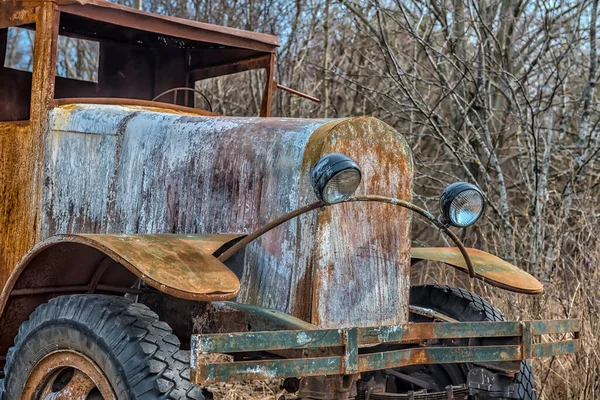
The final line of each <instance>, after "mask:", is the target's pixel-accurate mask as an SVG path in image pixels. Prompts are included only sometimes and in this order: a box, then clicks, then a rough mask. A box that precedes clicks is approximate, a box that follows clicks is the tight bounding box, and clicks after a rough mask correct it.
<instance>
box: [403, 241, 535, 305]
mask: <svg viewBox="0 0 600 400" xmlns="http://www.w3.org/2000/svg"><path fill="white" fill-rule="evenodd" d="M467 252H468V253H469V256H470V258H471V261H472V263H473V268H474V270H475V277H476V278H478V279H481V280H483V281H485V282H487V283H489V284H490V285H492V286H496V287H499V288H502V289H506V290H511V291H514V292H519V293H525V294H539V293H542V292H543V291H544V287H543V286H542V284H541V283H540V282H539V281H538V280H537V279H535V278H534V277H533V276H531V275H530V274H528V273H527V272H525V271H523V270H522V269H520V268H517V267H515V266H514V265H512V264H510V263H508V262H506V261H504V260H502V259H501V258H499V257H496V256H495V255H492V254H489V253H486V252H484V251H481V250H477V249H467ZM411 257H412V259H413V261H419V260H431V261H439V262H443V263H445V264H448V265H450V266H452V267H455V268H457V269H458V270H460V271H463V272H466V271H467V266H466V264H465V260H464V258H463V256H462V254H461V253H460V251H459V250H458V249H457V248H455V247H418V248H413V249H411Z"/></svg>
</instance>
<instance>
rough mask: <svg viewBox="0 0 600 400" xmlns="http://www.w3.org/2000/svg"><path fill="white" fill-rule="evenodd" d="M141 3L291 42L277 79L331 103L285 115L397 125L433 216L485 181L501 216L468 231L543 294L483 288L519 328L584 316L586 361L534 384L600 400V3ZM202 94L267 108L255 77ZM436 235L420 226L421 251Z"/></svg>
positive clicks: (285, 107)
mask: <svg viewBox="0 0 600 400" xmlns="http://www.w3.org/2000/svg"><path fill="white" fill-rule="evenodd" d="M122 2H124V3H127V2H129V3H131V4H132V1H131V0H122ZM142 3H143V4H142V6H143V7H144V8H145V9H147V10H151V11H154V12H161V13H166V14H170V15H175V16H180V17H185V18H191V19H196V20H201V21H206V22H211V23H217V24H223V25H227V26H232V27H237V28H242V29H250V30H257V31H261V32H267V33H273V34H276V35H278V36H279V37H280V38H281V42H282V45H281V48H280V51H279V54H278V71H277V74H276V80H277V81H278V82H281V83H282V84H284V85H286V86H289V87H293V88H296V89H299V90H302V91H305V92H307V93H311V94H316V95H319V96H321V97H322V100H323V101H322V103H321V104H319V105H317V104H313V103H309V102H307V101H306V100H303V99H299V98H297V97H293V96H291V95H289V94H285V93H278V94H277V96H276V98H275V101H274V104H275V115H283V116H290V117H342V116H344V117H345V116H352V115H362V114H371V115H375V116H377V117H379V118H380V119H382V120H384V121H386V122H387V123H389V124H390V125H392V126H394V127H395V128H396V129H398V130H399V131H401V132H402V133H404V134H405V135H406V137H407V138H408V140H409V142H410V144H411V145H412V147H413V149H414V154H415V160H416V162H417V175H416V177H415V181H414V183H415V188H414V189H415V193H416V196H415V199H414V200H415V201H416V202H417V203H418V204H419V205H423V206H425V207H427V208H428V209H430V210H431V211H432V212H436V210H437V196H438V195H439V193H440V192H441V190H442V188H443V187H444V186H445V185H447V184H449V183H451V182H453V181H456V180H466V181H470V182H473V183H476V184H478V185H479V186H480V187H481V188H482V189H483V190H484V191H485V193H486V194H487V201H488V209H487V212H486V216H485V219H484V220H483V221H480V223H478V225H477V226H475V227H473V228H469V229H468V230H467V231H466V232H464V233H463V238H464V239H465V241H466V242H467V244H468V245H469V246H471V247H477V248H481V249H483V250H486V251H488V252H491V253H494V254H498V255H500V256H502V257H503V258H505V259H507V260H509V261H511V262H513V263H515V264H516V265H518V266H519V267H521V268H523V269H525V270H527V271H529V272H530V273H532V274H533V275H535V276H536V277H537V278H538V279H540V280H541V281H542V282H543V283H544V286H545V289H546V292H545V294H543V295H541V296H537V297H533V298H532V297H527V296H523V295H515V294H510V293H508V292H504V291H501V290H498V289H493V288H490V287H487V286H484V285H483V284H476V285H475V288H474V290H475V291H477V292H478V293H480V294H482V295H484V296H485V297H487V298H490V299H491V300H492V302H493V303H494V304H495V305H497V306H498V307H500V308H501V309H502V310H503V311H504V313H505V315H506V316H507V317H508V318H511V319H517V320H519V319H530V318H547V319H550V318H566V317H571V318H581V319H582V320H583V326H582V328H583V330H582V333H583V349H582V351H581V353H580V354H578V355H576V356H574V357H565V358H562V357H561V358H556V359H544V360H538V361H536V362H535V367H536V373H537V389H538V392H539V393H540V394H541V398H542V399H558V398H561V399H562V398H565V399H566V398H568V399H595V398H598V397H600V381H599V378H598V377H599V376H600V354H599V351H598V349H599V348H600V346H599V345H600V343H599V342H600V330H599V327H598V321H599V318H598V310H599V306H600V303H599V301H600V290H599V286H600V284H599V283H598V282H599V279H598V278H599V276H598V274H599V272H598V271H599V269H598V264H599V261H600V260H599V258H600V248H599V245H598V236H599V235H600V234H599V233H598V228H597V227H598V226H600V225H599V222H600V221H599V218H600V201H599V200H598V198H599V195H600V187H599V182H600V180H599V178H600V165H599V163H598V156H599V154H600V124H599V123H600V114H599V112H598V111H599V110H598V99H597V93H596V90H595V86H596V79H597V75H598V57H597V52H598V49H597V39H598V38H597V30H596V29H597V23H598V1H597V0H584V1H581V2H575V1H565V2H547V1H544V0H532V1H518V0H509V1H500V0H495V1H489V0H486V1H461V0H458V1H449V0H433V1H425V0H424V1H421V0H415V1H407V2H404V1H399V0H390V1H380V0H366V1H356V0H341V1H339V2H332V1H329V0H326V1H318V0H265V1H250V0H237V1H229V0H143V1H142ZM226 79H233V78H226ZM211 85H212V86H211ZM203 88H205V89H203V90H206V91H207V95H208V96H209V97H210V98H211V101H212V103H213V105H215V109H216V111H218V112H223V113H226V114H248V115H252V114H256V112H257V111H258V102H257V101H256V99H258V98H260V92H261V90H262V84H261V83H260V80H259V76H257V75H256V74H254V75H252V78H251V79H246V80H244V81H243V83H242V84H239V85H238V84H236V85H233V86H232V85H229V84H228V82H227V80H219V81H216V82H213V83H211V84H208V85H207V84H205V86H203ZM439 240H440V239H439V235H438V234H437V233H436V232H434V231H432V230H431V229H429V228H424V227H423V224H421V223H419V222H417V221H415V226H414V244H415V245H423V244H427V245H435V244H439V243H436V242H437V241H439ZM440 271H441V272H443V273H441V272H440ZM414 274H415V277H414V280H415V281H418V282H422V281H429V282H432V281H439V280H440V276H442V277H443V278H442V281H444V282H446V283H453V284H462V285H466V286H467V287H468V286H469V283H468V282H465V281H464V280H462V281H461V282H459V281H460V280H461V279H462V278H460V277H457V276H455V274H454V273H453V272H452V271H451V270H450V271H449V269H448V268H441V269H440V267H434V266H429V267H427V268H425V269H423V270H420V271H414ZM232 389H234V390H232V391H230V392H233V394H232V396H238V397H224V398H256V399H259V398H276V397H278V396H279V395H280V393H279V391H278V387H277V385H276V384H275V385H263V384H258V386H255V385H250V386H248V385H245V386H239V387H238V386H235V387H232ZM250 392H252V393H253V394H252V395H251V394H250ZM227 396H229V395H227ZM252 396H253V397H252Z"/></svg>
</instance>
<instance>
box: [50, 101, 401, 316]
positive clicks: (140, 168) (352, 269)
mask: <svg viewBox="0 0 600 400" xmlns="http://www.w3.org/2000/svg"><path fill="white" fill-rule="evenodd" d="M326 122H327V121H326V120H291V119H260V118H226V117H211V118H206V117H193V116H187V115H173V114H166V113H157V112H152V111H151V110H148V111H145V110H140V109H137V108H135V109H132V108H128V107H118V106H106V105H105V106H92V105H72V106H63V107H59V108H56V109H54V110H53V112H52V127H51V134H50V136H49V138H48V142H47V145H48V148H49V151H48V152H47V158H46V168H45V169H46V178H45V181H46V190H45V194H44V215H43V222H42V229H43V231H44V232H43V235H44V237H48V236H52V235H55V234H60V233H73V232H88V233H90V232H94V233H127V234H129V233H196V232H206V233H223V232H224V233H227V232H243V233H248V232H251V231H252V230H254V229H256V228H258V227H259V226H260V225H262V224H264V223H266V222H267V221H269V220H272V219H274V218H276V217H278V216H280V215H283V214H284V213H286V212H289V211H291V210H293V209H295V208H298V207H300V206H303V205H305V204H307V203H309V202H312V201H313V200H314V195H313V193H312V188H311V186H310V183H309V176H308V175H309V170H310V167H312V165H313V164H314V163H315V162H316V161H317V160H318V159H319V158H320V157H321V155H322V154H324V153H327V152H336V151H337V152H346V153H349V155H350V156H351V157H355V158H356V159H357V161H358V162H359V164H361V166H362V167H363V174H364V178H363V182H365V183H363V186H362V187H361V188H359V191H360V192H367V191H370V192H378V193H382V192H383V193H391V194H393V195H396V196H399V197H400V198H403V199H409V198H410V179H411V178H410V177H411V175H412V160H411V159H410V150H409V149H408V147H407V145H406V142H405V141H404V139H403V138H402V137H401V136H400V135H399V134H397V133H396V132H395V131H393V130H392V129H391V128H389V127H388V126H387V125H385V124H383V123H381V122H379V121H377V120H375V119H373V118H361V119H357V120H342V121H336V122H332V123H330V124H326ZM347 132H350V133H347ZM367 143H368V146H367ZM361 144H362V145H361ZM366 147H368V148H372V149H373V150H372V151H365V148H366ZM381 165H383V168H388V169H389V170H390V171H391V173H390V174H386V176H385V177H382V176H381V174H380V173H379V171H380V166H381ZM89 166H93V168H90V167H89ZM338 208H339V209H340V210H339V211H337V212H336V217H334V218H331V215H330V212H329V211H324V212H320V211H317V212H315V213H312V214H307V215H306V216H303V217H300V218H299V219H297V220H293V221H290V222H289V223H288V224H286V225H284V226H282V227H280V228H278V229H275V230H273V231H272V232H269V233H268V234H267V235H265V236H263V237H261V238H260V239H258V240H257V241H256V242H255V243H253V244H251V245H250V246H249V247H248V248H246V250H245V263H244V265H245V268H244V275H243V279H242V289H241V292H240V298H239V300H240V301H242V302H244V303H248V304H254V305H258V306H262V307H266V308H273V309H277V310H280V311H284V312H287V313H289V314H291V315H294V316H295V317H298V318H301V319H305V320H307V321H310V322H312V323H315V324H318V325H320V326H324V327H327V326H338V325H340V321H341V320H342V321H343V324H342V325H345V324H354V325H361V324H364V325H373V324H379V323H382V324H391V323H400V322H403V321H405V320H406V316H407V314H408V310H407V309H406V307H407V302H406V299H407V297H408V263H409V262H408V257H409V256H408V248H409V243H410V242H409V236H408V233H409V232H408V229H409V228H408V226H409V225H410V224H409V223H407V221H408V218H409V214H408V212H404V211H403V210H400V209H397V208H396V207H393V206H389V208H387V207H386V206H385V205H380V204H378V205H367V204H352V205H347V206H346V205H342V206H340V207H338ZM319 213H320V214H321V215H319ZM357 223H360V224H361V225H362V226H363V228H361V229H360V230H356V231H357V232H356V233H353V232H350V229H348V227H350V226H356V224H357ZM314 232H317V236H316V237H315V235H314ZM328 245H332V247H331V249H332V251H331V252H330V253H328V252H327V251H328V250H327V249H328ZM398 250H400V251H398ZM313 260H316V264H315V265H316V266H317V268H318V269H319V271H321V270H322V271H325V270H328V271H330V272H331V273H332V275H331V276H330V277H325V276H316V275H315V276H313V270H312V268H311V266H312V264H313V263H312V261H313ZM321 273H322V272H319V274H321ZM313 283H314V284H315V285H316V286H315V287H314V288H313V287H312V285H313ZM324 284H328V288H329V289H328V290H327V292H325V291H324V290H323V285H324ZM349 286H350V287H353V290H351V291H350V293H348V290H347V288H348V287H349ZM311 293H313V294H314V295H315V296H316V297H315V299H316V300H315V303H314V306H315V307H321V306H323V305H324V303H325V302H329V303H330V307H323V308H322V309H321V310H319V311H314V309H313V304H311V301H310V300H311ZM338 311H339V313H338ZM313 313H314V314H313ZM311 315H314V316H315V318H314V319H312V320H311ZM328 318H331V320H328Z"/></svg>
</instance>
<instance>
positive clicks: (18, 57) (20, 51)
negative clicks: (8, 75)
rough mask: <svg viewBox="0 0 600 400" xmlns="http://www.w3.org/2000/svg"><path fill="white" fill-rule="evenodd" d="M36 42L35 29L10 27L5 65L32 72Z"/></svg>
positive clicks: (7, 36)
mask: <svg viewBox="0 0 600 400" xmlns="http://www.w3.org/2000/svg"><path fill="white" fill-rule="evenodd" d="M34 42H35V31H33V30H31V29H25V28H8V31H7V35H6V49H5V55H4V67H5V68H12V69H16V70H19V71H27V72H32V71H33V44H34Z"/></svg>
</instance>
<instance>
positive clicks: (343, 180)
mask: <svg viewBox="0 0 600 400" xmlns="http://www.w3.org/2000/svg"><path fill="white" fill-rule="evenodd" d="M359 184H360V172H358V171H357V170H355V169H348V170H345V171H342V172H338V173H337V174H336V175H334V177H333V178H331V179H330V180H329V182H327V184H326V185H325V189H324V190H323V201H325V203H328V204H333V203H338V202H340V201H343V200H346V199H347V198H348V197H350V196H351V195H352V193H354V191H355V190H356V188H357V187H358V185H359Z"/></svg>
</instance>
